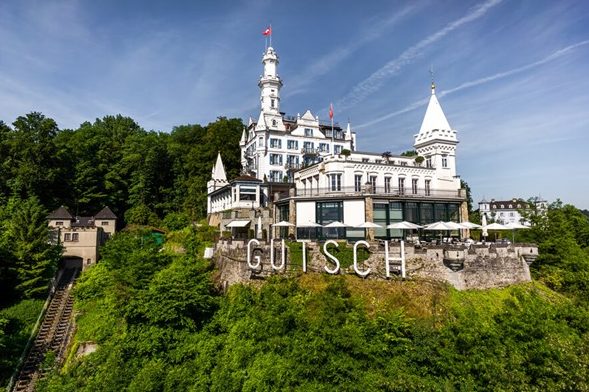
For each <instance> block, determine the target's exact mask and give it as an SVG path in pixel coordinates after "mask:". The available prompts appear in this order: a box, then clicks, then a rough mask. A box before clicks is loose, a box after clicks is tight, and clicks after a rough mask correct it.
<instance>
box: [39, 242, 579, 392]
mask: <svg viewBox="0 0 589 392" xmlns="http://www.w3.org/2000/svg"><path fill="white" fill-rule="evenodd" d="M200 235H201V234H199V233H192V234H191V235H189V236H187V238H186V239H189V240H190V241H188V243H191V244H192V245H193V246H192V247H191V246H186V247H185V248H186V249H188V251H187V253H186V254H174V253H171V252H168V251H165V250H164V251H159V248H158V247H157V245H155V244H152V243H149V241H147V242H146V240H145V238H144V237H141V236H139V235H135V234H133V233H126V234H122V235H118V236H117V237H115V239H114V240H112V241H111V242H110V243H109V245H108V247H107V249H106V250H105V257H104V259H103V261H102V262H101V263H100V264H98V265H96V266H95V267H92V268H91V269H90V270H88V271H87V272H86V273H85V274H84V275H83V276H82V278H81V281H80V282H79V284H78V287H77V289H76V309H77V311H78V312H79V317H78V330H77V333H76V336H75V345H74V347H73V349H72V354H71V355H70V358H69V360H68V363H67V366H66V367H65V369H64V371H63V372H62V373H60V374H54V375H53V376H52V377H51V378H50V379H49V380H47V381H46V382H45V383H44V384H43V385H42V386H41V387H40V390H42V391H113V390H129V391H160V390H169V391H182V390H197V391H208V390H211V391H224V392H226V391H238V390H248V391H253V390H256V391H260V390H262V391H270V390H301V391H308V390H313V391H316V390H338V391H339V390H344V391H345V390H362V391H367V390H369V391H372V390H389V391H407V390H428V391H430V390H433V391H435V390H464V391H472V390H524V391H525V390H530V391H531V390H542V391H545V390H589V375H588V374H589V373H588V371H587V370H588V368H589V331H588V328H589V311H588V310H587V307H586V306H583V305H581V304H580V303H578V302H577V301H576V299H575V298H573V297H570V296H564V295H561V294H558V293H557V292H554V291H552V290H550V289H548V288H547V287H546V286H544V285H543V284H541V283H538V282H536V283H531V284H525V285H519V286H513V287H510V288H506V289H501V290H487V291H469V292H458V291H456V290H454V289H452V288H450V287H449V286H446V285H442V284H439V283H434V282H428V281H408V282H400V281H395V280H393V281H371V280H362V279H359V278H357V277H354V276H331V275H327V274H305V275H301V276H300V277H298V278H290V279H285V278H280V277H277V278H273V279H270V280H269V281H267V282H264V283H262V284H256V285H236V286H233V287H231V288H230V290H229V291H228V293H226V295H223V296H222V295H219V294H218V293H217V292H216V290H215V288H214V286H213V283H212V280H211V276H212V274H213V271H212V269H211V266H210V265H209V264H208V263H207V262H205V261H202V260H199V259H198V258H197V257H195V254H199V248H200V247H199V246H194V244H198V243H199V241H200V240H199V236H200ZM190 249H192V251H191V250H190ZM87 341H91V342H93V343H96V344H97V345H98V350H97V351H96V352H94V353H92V354H89V355H86V356H82V357H77V356H76V355H75V352H76V351H77V347H76V346H77V345H78V344H79V343H81V342H87Z"/></svg>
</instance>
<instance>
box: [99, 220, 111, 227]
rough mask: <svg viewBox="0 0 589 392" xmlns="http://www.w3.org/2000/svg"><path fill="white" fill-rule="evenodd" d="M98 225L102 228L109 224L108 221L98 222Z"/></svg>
mask: <svg viewBox="0 0 589 392" xmlns="http://www.w3.org/2000/svg"><path fill="white" fill-rule="evenodd" d="M100 224H101V225H102V226H108V225H109V222H108V221H102V222H100Z"/></svg>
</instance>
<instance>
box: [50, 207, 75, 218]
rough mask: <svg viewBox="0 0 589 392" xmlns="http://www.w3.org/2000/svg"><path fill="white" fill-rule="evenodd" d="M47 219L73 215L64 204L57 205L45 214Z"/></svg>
mask: <svg viewBox="0 0 589 392" xmlns="http://www.w3.org/2000/svg"><path fill="white" fill-rule="evenodd" d="M47 219H68V220H72V219H74V216H73V215H72V214H71V213H70V212H69V211H68V210H67V208H65V207H64V206H61V207H59V208H58V209H57V210H55V211H53V212H51V213H50V214H49V215H47Z"/></svg>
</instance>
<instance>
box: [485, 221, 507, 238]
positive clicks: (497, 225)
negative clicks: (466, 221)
mask: <svg viewBox="0 0 589 392" xmlns="http://www.w3.org/2000/svg"><path fill="white" fill-rule="evenodd" d="M483 228H484V229H485V230H509V227H507V226H505V225H502V224H501V223H497V222H495V223H491V224H489V225H486V226H483ZM495 240H497V235H495Z"/></svg>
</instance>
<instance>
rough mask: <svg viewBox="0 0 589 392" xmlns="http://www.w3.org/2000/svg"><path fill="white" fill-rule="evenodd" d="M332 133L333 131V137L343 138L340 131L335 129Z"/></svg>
mask: <svg viewBox="0 0 589 392" xmlns="http://www.w3.org/2000/svg"><path fill="white" fill-rule="evenodd" d="M334 133H335V135H334V138H335V139H343V138H344V135H343V134H342V131H335V132H334Z"/></svg>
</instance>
